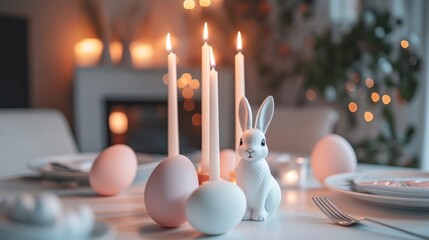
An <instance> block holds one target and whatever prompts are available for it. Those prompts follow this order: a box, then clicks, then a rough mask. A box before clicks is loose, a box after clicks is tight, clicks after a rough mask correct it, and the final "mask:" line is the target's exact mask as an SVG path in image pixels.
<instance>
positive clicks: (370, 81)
mask: <svg viewBox="0 0 429 240" xmlns="http://www.w3.org/2000/svg"><path fill="white" fill-rule="evenodd" d="M365 85H366V87H367V88H372V87H374V80H373V79H372V78H367V79H366V80H365Z"/></svg>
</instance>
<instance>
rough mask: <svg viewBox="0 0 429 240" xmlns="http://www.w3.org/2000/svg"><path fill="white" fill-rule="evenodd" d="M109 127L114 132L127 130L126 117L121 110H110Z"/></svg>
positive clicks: (120, 132)
mask: <svg viewBox="0 0 429 240" xmlns="http://www.w3.org/2000/svg"><path fill="white" fill-rule="evenodd" d="M109 129H110V131H111V132H112V133H114V134H124V133H126V132H127V130H128V117H127V115H126V114H125V113H123V112H112V113H110V115H109Z"/></svg>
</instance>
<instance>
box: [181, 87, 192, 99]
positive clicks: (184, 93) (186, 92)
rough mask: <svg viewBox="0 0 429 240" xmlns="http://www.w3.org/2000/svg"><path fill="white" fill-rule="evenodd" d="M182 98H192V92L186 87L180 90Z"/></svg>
mask: <svg viewBox="0 0 429 240" xmlns="http://www.w3.org/2000/svg"><path fill="white" fill-rule="evenodd" d="M182 96H183V98H185V99H190V98H193V97H194V90H192V89H191V88H189V87H186V88H184V89H183V90H182Z"/></svg>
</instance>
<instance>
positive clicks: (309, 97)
mask: <svg viewBox="0 0 429 240" xmlns="http://www.w3.org/2000/svg"><path fill="white" fill-rule="evenodd" d="M305 97H306V98H307V100H309V101H313V100H314V99H316V92H315V91H314V90H313V89H308V90H307V92H305Z"/></svg>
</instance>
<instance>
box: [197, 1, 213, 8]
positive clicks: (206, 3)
mask: <svg viewBox="0 0 429 240" xmlns="http://www.w3.org/2000/svg"><path fill="white" fill-rule="evenodd" d="M211 4H212V2H211V1H210V0H200V6H201V7H208V6H210V5H211Z"/></svg>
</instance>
